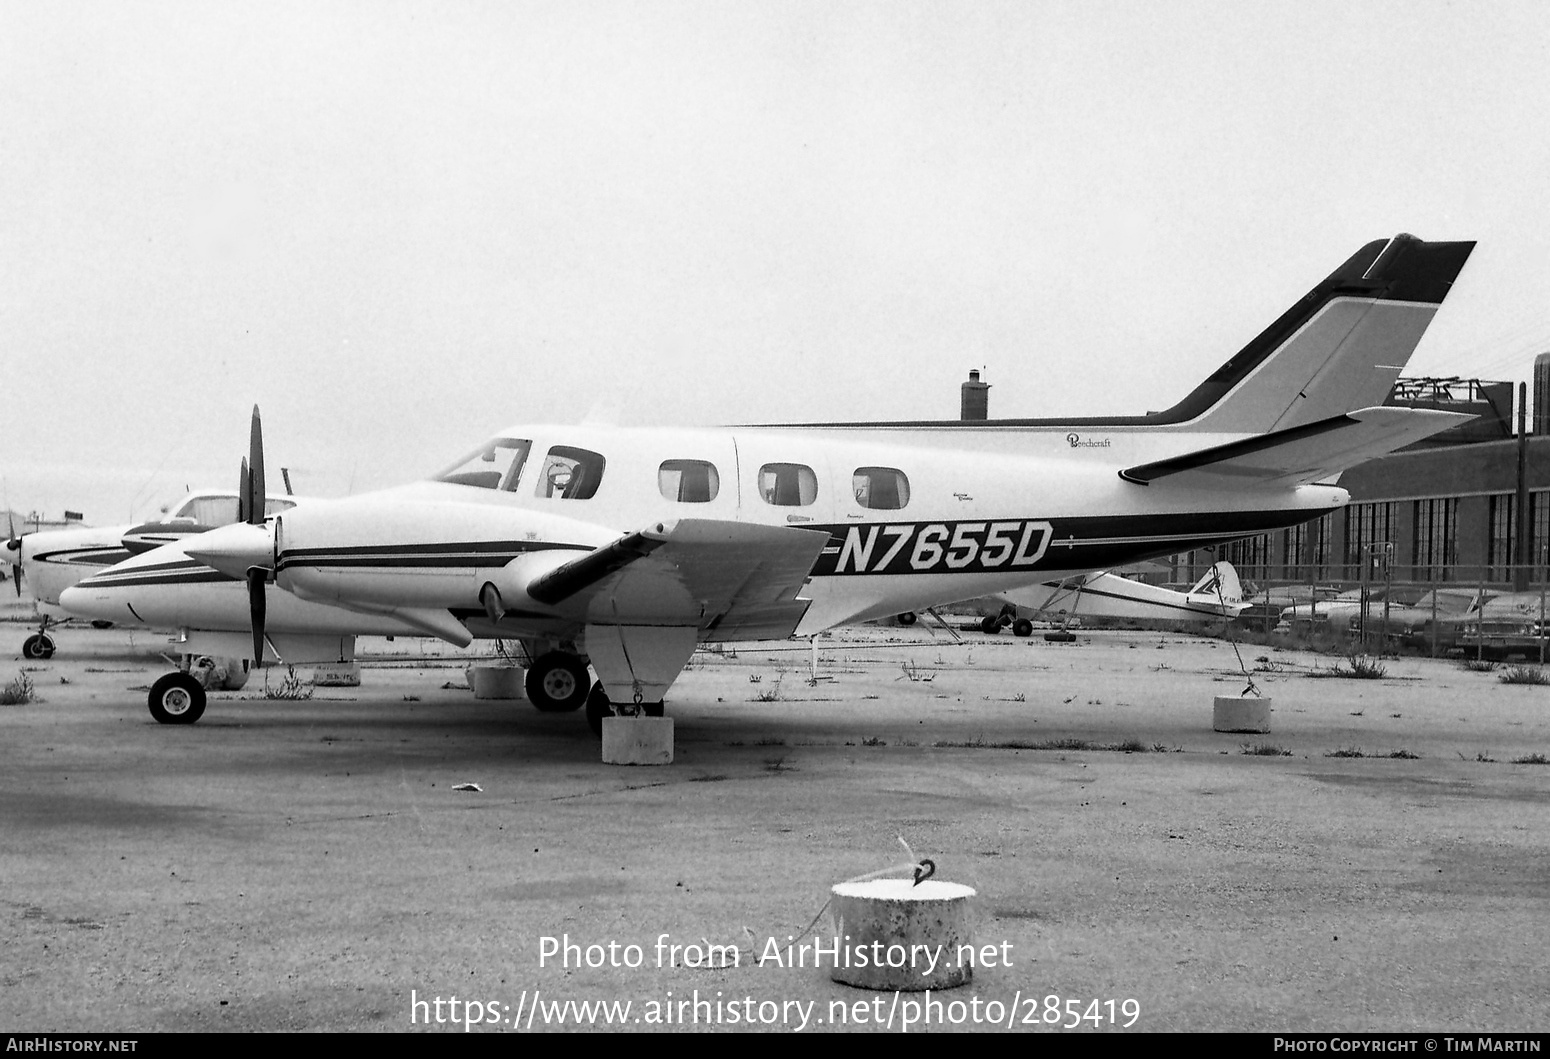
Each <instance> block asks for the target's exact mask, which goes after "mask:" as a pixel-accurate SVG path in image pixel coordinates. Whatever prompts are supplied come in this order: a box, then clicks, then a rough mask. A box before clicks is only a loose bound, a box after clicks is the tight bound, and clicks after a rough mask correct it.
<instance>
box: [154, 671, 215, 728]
mask: <svg viewBox="0 0 1550 1059" xmlns="http://www.w3.org/2000/svg"><path fill="white" fill-rule="evenodd" d="M150 707H151V716H152V717H154V718H156V719H157V720H158V721H160V722H161V723H162V724H193V723H194V722H195V721H197V720H199V718H200V717H202V716H203V715H204V712H205V689H204V687H203V686H201V685H200V683H199V681H198V680H196V679H194V677H192V676H190V675H189V674H188V672H187V671H186V670H179V671H178V672H176V673H168V674H167V675H166V676H164V677H162V678H161V679H160V680H158V681H157V682H156V683H154V684H152V685H151V695H150Z"/></svg>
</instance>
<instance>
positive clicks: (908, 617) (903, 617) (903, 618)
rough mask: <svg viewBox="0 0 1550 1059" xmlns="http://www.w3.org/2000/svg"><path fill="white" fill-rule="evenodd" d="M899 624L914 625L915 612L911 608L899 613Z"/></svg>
mask: <svg viewBox="0 0 1550 1059" xmlns="http://www.w3.org/2000/svg"><path fill="white" fill-rule="evenodd" d="M899 624H900V625H914V624H915V612H914V611H913V610H907V611H905V612H904V613H903V614H900V615H899Z"/></svg>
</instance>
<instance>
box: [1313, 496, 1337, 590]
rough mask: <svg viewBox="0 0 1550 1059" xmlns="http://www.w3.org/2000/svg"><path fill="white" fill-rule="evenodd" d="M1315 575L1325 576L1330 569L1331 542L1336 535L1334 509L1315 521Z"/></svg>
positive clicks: (1318, 576) (1316, 576)
mask: <svg viewBox="0 0 1550 1059" xmlns="http://www.w3.org/2000/svg"><path fill="white" fill-rule="evenodd" d="M1312 529H1313V534H1314V536H1313V555H1312V559H1313V567H1314V569H1313V576H1314V577H1315V578H1320V579H1322V578H1324V577H1325V576H1327V575H1328V569H1329V542H1330V541H1331V540H1332V539H1333V538H1334V536H1335V513H1334V512H1333V511H1330V512H1327V513H1326V514H1324V515H1322V516H1321V517H1320V518H1319V519H1318V521H1316V522H1314V523H1313V526H1312Z"/></svg>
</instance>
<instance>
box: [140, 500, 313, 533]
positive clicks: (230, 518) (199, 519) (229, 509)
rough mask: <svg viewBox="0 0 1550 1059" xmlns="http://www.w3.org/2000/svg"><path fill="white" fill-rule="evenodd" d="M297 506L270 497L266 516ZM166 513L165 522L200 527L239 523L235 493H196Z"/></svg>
mask: <svg viewBox="0 0 1550 1059" xmlns="http://www.w3.org/2000/svg"><path fill="white" fill-rule="evenodd" d="M295 506H296V502H295V501H294V500H284V499H280V498H277V497H270V498H269V499H268V500H266V501H264V514H265V515H266V516H268V515H276V514H279V513H280V512H281V511H289V510H290V509H291V508H293V507H295ZM162 511H163V512H164V514H163V517H162V519H161V521H163V522H193V523H195V524H197V525H200V526H229V525H231V524H232V523H233V522H236V521H238V514H237V512H238V503H237V495H236V494H235V493H195V494H193V495H192V496H190V497H188V499H186V500H184V501H183V502H182V503H181V504H179V505H178V507H177V508H176V509H174V510H173V511H172V513H171V514H165V512H166V511H167V508H162Z"/></svg>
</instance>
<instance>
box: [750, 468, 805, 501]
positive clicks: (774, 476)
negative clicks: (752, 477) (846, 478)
mask: <svg viewBox="0 0 1550 1059" xmlns="http://www.w3.org/2000/svg"><path fill="white" fill-rule="evenodd" d="M759 495H760V496H761V497H763V498H764V502H765V503H766V504H773V505H774V506H775V507H806V506H807V505H808V504H811V503H812V502H813V501H814V500H817V499H818V476H817V475H815V474H814V473H813V469H812V468H811V467H807V466H804V465H802V464H800V463H766V464H765V465H764V466H763V467H760V468H759Z"/></svg>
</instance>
